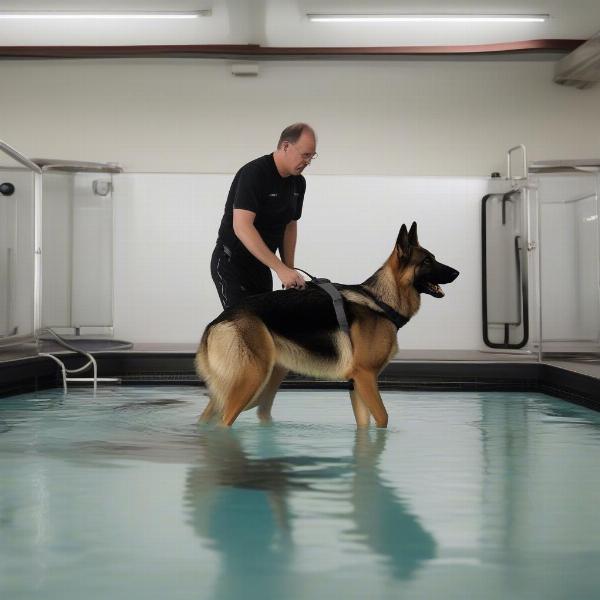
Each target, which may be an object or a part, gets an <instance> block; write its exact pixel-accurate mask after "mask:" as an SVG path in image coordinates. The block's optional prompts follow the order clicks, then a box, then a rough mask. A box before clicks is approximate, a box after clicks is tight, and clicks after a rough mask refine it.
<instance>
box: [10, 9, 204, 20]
mask: <svg viewBox="0 0 600 600" xmlns="http://www.w3.org/2000/svg"><path fill="white" fill-rule="evenodd" d="M211 12H212V11H211V10H210V9H208V10H197V11H194V12H112V13H108V12H107V13H102V12H80V11H46V12H33V11H31V12H9V11H3V12H0V19H52V20H62V19H117V20H118V19H197V18H198V17H209V16H210V15H211Z"/></svg>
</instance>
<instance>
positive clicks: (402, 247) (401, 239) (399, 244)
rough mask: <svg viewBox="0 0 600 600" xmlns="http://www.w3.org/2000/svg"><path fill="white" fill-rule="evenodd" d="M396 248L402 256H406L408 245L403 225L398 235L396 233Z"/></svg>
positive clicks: (406, 232)
mask: <svg viewBox="0 0 600 600" xmlns="http://www.w3.org/2000/svg"><path fill="white" fill-rule="evenodd" d="M396 248H397V249H398V251H399V253H400V254H401V255H402V256H408V253H409V251H410V243H409V241H408V231H407V230H406V225H404V224H403V225H402V227H400V233H398V238H397V239H396Z"/></svg>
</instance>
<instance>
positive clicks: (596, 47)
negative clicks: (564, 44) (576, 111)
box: [554, 32, 600, 90]
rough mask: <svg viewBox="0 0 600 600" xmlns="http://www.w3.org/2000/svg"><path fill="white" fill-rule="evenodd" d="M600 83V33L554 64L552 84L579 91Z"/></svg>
mask: <svg viewBox="0 0 600 600" xmlns="http://www.w3.org/2000/svg"><path fill="white" fill-rule="evenodd" d="M598 81H600V32H598V33H597V34H596V35H594V36H592V37H591V38H590V39H589V40H588V41H587V42H585V43H583V44H581V46H579V47H578V48H576V49H575V50H573V52H571V53H570V54H567V56H565V57H564V58H563V59H561V60H559V61H558V62H557V63H556V67H555V69H554V82H555V83H560V84H562V85H572V86H575V87H577V88H579V89H580V90H582V89H584V88H589V87H592V86H593V85H594V84H596V83H598Z"/></svg>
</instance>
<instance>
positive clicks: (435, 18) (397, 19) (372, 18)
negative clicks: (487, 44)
mask: <svg viewBox="0 0 600 600" xmlns="http://www.w3.org/2000/svg"><path fill="white" fill-rule="evenodd" d="M306 16H307V17H308V19H309V20H310V21H315V22H321V23H544V22H545V21H547V20H548V18H549V16H550V15H384V14H372V15H351V14H350V15H349V14H346V15H339V14H338V15H334V14H328V15H326V14H318V13H310V14H307V15H306Z"/></svg>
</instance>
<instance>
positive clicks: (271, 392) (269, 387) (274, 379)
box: [256, 365, 288, 423]
mask: <svg viewBox="0 0 600 600" xmlns="http://www.w3.org/2000/svg"><path fill="white" fill-rule="evenodd" d="M287 372H288V370H287V369H286V368H285V367H282V366H281V365H275V366H274V367H273V370H272V371H271V377H269V381H267V383H266V384H265V387H264V388H263V391H262V392H261V393H260V396H259V397H258V398H257V399H256V403H257V404H258V409H257V411H256V414H257V415H258V418H259V419H260V421H261V422H262V423H269V422H270V421H271V407H272V406H273V400H275V394H276V393H277V390H278V389H279V386H280V385H281V382H282V381H283V378H284V377H285V376H286V375H287Z"/></svg>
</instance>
